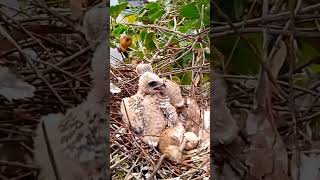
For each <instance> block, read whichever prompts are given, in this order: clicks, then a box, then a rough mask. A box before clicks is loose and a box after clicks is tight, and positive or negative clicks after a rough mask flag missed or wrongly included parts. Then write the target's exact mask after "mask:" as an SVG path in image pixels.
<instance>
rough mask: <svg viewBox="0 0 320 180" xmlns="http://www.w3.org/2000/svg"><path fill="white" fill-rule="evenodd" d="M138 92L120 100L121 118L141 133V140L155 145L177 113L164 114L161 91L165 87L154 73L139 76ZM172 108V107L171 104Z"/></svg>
mask: <svg viewBox="0 0 320 180" xmlns="http://www.w3.org/2000/svg"><path fill="white" fill-rule="evenodd" d="M138 87H139V89H138V92H137V93H136V94H135V95H133V96H131V97H129V98H124V99H123V101H122V102H121V113H122V117H123V120H124V122H125V123H126V124H128V125H129V126H130V127H131V129H133V130H134V131H135V132H137V133H140V134H142V135H143V136H144V137H143V141H144V142H145V143H147V144H149V145H150V146H157V145H158V142H159V135H160V133H161V131H162V130H163V129H164V128H165V126H166V124H168V122H169V121H173V122H171V123H172V124H175V123H176V121H177V120H178V116H177V115H172V114H170V115H167V114H166V115H165V114H164V113H163V110H162V109H163V108H164V104H166V106H172V105H171V104H170V103H162V102H161V101H163V99H162V95H161V93H162V92H163V90H164V89H165V85H164V84H163V80H162V79H161V78H159V77H158V76H157V75H156V74H154V73H151V72H145V73H143V74H142V76H140V78H139V85H138ZM172 108H174V107H173V106H172Z"/></svg>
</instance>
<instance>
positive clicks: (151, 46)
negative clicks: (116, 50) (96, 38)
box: [110, 0, 210, 85]
mask: <svg viewBox="0 0 320 180" xmlns="http://www.w3.org/2000/svg"><path fill="white" fill-rule="evenodd" d="M208 4H209V1H208V0H205V1H200V0H184V1H181V0H179V1H170V0H163V1H158V2H150V3H148V4H145V5H144V6H143V7H130V5H129V4H128V3H127V2H122V3H121V4H119V5H116V6H112V7H111V8H110V14H111V17H112V22H111V24H110V29H111V34H110V37H111V38H110V39H111V42H110V45H111V47H115V46H116V44H117V43H119V39H120V36H121V35H122V34H126V35H130V36H132V40H133V43H132V46H131V47H130V50H131V51H130V52H129V54H130V57H131V58H130V59H129V60H128V63H129V62H130V61H131V60H132V58H138V59H139V60H144V61H147V62H151V63H152V64H153V66H154V67H157V66H159V65H161V64H162V65H163V64H165V65H164V66H162V68H159V69H158V71H166V70H167V71H168V70H170V71H171V70H173V69H177V68H186V67H190V66H192V63H193V66H195V65H196V64H195V63H200V61H197V62H192V60H194V56H193V54H194V53H193V52H197V51H199V53H200V51H201V52H204V53H203V54H204V58H202V59H203V61H201V62H202V63H204V62H207V60H206V58H207V57H208V56H209V44H210V43H209V38H208V36H207V34H208V29H207V28H209V26H210V7H209V6H208ZM126 7H127V9H125V8H126ZM120 12H121V14H120ZM119 14H120V15H119ZM200 32H204V33H202V34H200V35H198V36H196V35H194V34H197V33H200ZM187 35H191V36H189V37H188V38H186V36H187ZM197 38H199V39H200V40H199V41H198V42H197V43H195V44H193V43H194V40H195V39H197ZM157 53H158V56H155V54H157ZM170 56H171V57H170ZM180 56H181V57H180ZM178 57H180V58H179V59H178V60H177V61H175V59H177V58H178ZM168 59H169V60H168ZM155 69H157V68H155ZM193 75H194V74H193ZM205 76H206V75H205ZM192 78H193V76H192V73H191V71H188V72H184V73H176V74H175V76H174V77H173V79H175V80H176V81H178V82H180V83H182V84H185V85H190V84H191V81H192Z"/></svg>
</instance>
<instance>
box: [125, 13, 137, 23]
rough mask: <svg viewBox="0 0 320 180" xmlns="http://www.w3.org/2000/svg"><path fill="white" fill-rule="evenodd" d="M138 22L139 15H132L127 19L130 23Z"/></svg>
mask: <svg viewBox="0 0 320 180" xmlns="http://www.w3.org/2000/svg"><path fill="white" fill-rule="evenodd" d="M136 20H137V15H130V16H128V17H127V21H128V23H134V22H136Z"/></svg>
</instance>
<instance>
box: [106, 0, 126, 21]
mask: <svg viewBox="0 0 320 180" xmlns="http://www.w3.org/2000/svg"><path fill="white" fill-rule="evenodd" d="M127 6H128V2H124V3H121V4H119V5H115V6H111V7H110V16H111V17H112V18H114V19H117V18H118V16H119V14H120V13H121V12H122V11H123V10H124V9H125V8H126V7H127Z"/></svg>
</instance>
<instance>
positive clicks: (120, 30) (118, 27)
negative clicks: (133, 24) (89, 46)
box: [112, 24, 126, 35]
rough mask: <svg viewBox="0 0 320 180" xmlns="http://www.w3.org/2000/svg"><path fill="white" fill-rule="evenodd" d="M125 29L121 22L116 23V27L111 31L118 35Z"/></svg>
mask: <svg viewBox="0 0 320 180" xmlns="http://www.w3.org/2000/svg"><path fill="white" fill-rule="evenodd" d="M124 31H126V27H125V26H124V25H122V24H118V25H117V27H116V28H115V29H114V30H113V31H112V33H113V34H114V35H120V34H122V33H123V32H124Z"/></svg>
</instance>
